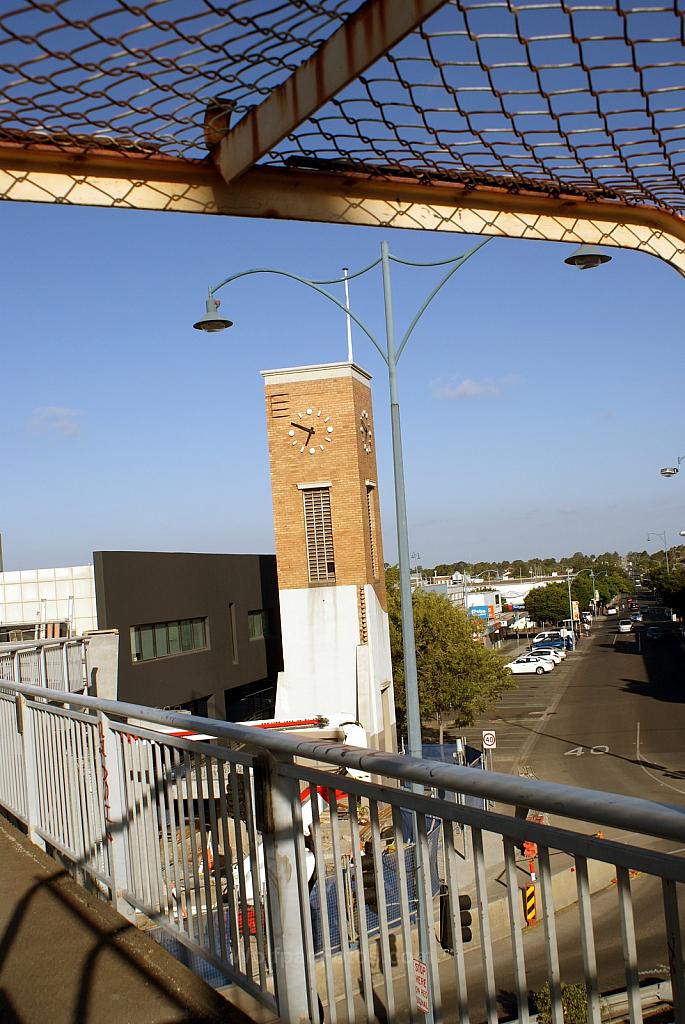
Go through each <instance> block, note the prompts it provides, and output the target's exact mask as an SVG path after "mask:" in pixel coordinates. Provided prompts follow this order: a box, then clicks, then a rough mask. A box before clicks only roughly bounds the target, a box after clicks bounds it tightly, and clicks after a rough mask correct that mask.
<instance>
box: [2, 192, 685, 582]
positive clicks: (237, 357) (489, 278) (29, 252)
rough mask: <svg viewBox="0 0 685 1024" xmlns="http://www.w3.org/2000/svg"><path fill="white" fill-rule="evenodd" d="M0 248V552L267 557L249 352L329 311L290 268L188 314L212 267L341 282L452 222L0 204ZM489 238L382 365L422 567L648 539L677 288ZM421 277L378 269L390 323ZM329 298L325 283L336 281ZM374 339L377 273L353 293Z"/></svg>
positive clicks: (301, 333)
mask: <svg viewBox="0 0 685 1024" xmlns="http://www.w3.org/2000/svg"><path fill="white" fill-rule="evenodd" d="M0 233H1V234H2V237H3V240H4V243H5V245H4V248H5V252H6V253H8V254H9V255H8V258H7V259H6V262H5V266H4V269H3V275H2V278H1V279H0V298H1V308H2V314H3V329H2V339H3V345H2V351H3V358H2V380H3V388H2V396H3V400H2V403H1V404H0V430H1V432H2V438H3V442H4V473H3V485H2V487H1V488H0V531H1V532H2V534H3V543H4V552H5V568H7V569H15V568H32V567H38V566H52V565H63V564H79V563H85V562H89V561H90V560H91V557H92V551H93V550H98V549H159V550H193V551H228V552H245V551H246V552H250V551H260V552H264V551H273V530H272V515H271V498H270V487H269V479H268V462H267V450H266V430H265V423H264V405H263V397H262V381H261V378H260V376H259V371H260V370H262V369H267V368H275V367H281V366H293V365H304V364H309V363H316V362H331V361H336V360H341V359H344V358H345V355H346V340H345V324H344V317H343V315H342V314H341V313H340V312H339V311H338V310H337V309H336V308H335V307H334V306H333V305H332V304H330V303H326V302H325V301H324V300H323V299H321V298H319V297H318V296H317V295H315V294H314V293H313V292H310V291H309V290H307V289H305V288H303V287H301V286H298V285H297V284H295V283H293V282H289V281H286V280H284V279H280V278H276V277H267V276H260V277H253V278H249V279H247V280H244V281H241V282H238V283H236V284H233V285H231V286H229V288H227V289H225V290H224V292H223V293H222V300H223V305H222V311H223V312H225V313H226V314H227V315H228V316H230V317H231V319H233V320H235V324H236V325H235V327H234V328H233V329H232V330H231V331H229V332H225V333H223V334H218V335H216V334H215V335H204V334H200V333H199V332H196V331H193V329H192V326H191V325H192V323H193V321H194V320H195V319H197V318H198V316H199V314H200V313H201V311H202V309H203V302H204V296H205V293H206V287H207V284H208V283H212V284H213V283H216V282H217V281H219V280H221V279H223V278H224V277H226V276H228V275H229V274H230V273H233V272H236V271H238V270H240V269H246V268H249V267H253V266H273V267H279V268H287V269H290V270H293V271H294V272H297V273H301V274H302V275H304V276H312V277H334V276H337V274H338V273H339V271H340V268H341V267H343V266H345V265H347V266H349V267H350V268H352V269H354V268H357V267H360V266H362V265H364V264H365V263H368V262H370V261H371V260H373V259H375V258H376V256H377V255H378V253H379V246H380V242H381V239H383V238H387V239H388V241H389V243H390V246H391V249H392V251H393V252H394V253H396V254H397V255H398V256H401V257H403V258H408V259H416V260H431V259H441V258H446V257H448V256H450V255H452V254H458V253H460V252H463V251H464V250H465V249H467V248H468V247H469V246H470V245H471V244H473V239H469V238H468V237H465V236H459V235H448V234H446V233H441V234H438V233H432V232H428V231H426V232H410V231H382V230H380V229H371V228H354V227H341V226H333V225H316V224H297V223H289V222H283V221H281V222H279V221H258V220H249V219H245V220H241V219H230V218H211V217H202V216H198V217H193V216H190V215H179V214H152V213H139V212H134V211H123V210H98V209H85V208H84V209H80V208H73V207H65V206H47V205H46V206H42V205H30V204H19V203H17V204H14V203H10V202H6V203H3V204H2V205H1V206H0ZM569 251H570V250H569V249H568V247H565V246H561V245H556V244H549V243H534V242H519V241H511V240H495V241H493V242H491V243H490V244H489V245H487V246H486V247H485V249H484V250H483V252H481V253H478V254H477V255H476V256H475V257H474V258H473V259H472V260H471V261H470V262H469V263H468V264H467V265H466V266H465V267H464V268H463V269H461V270H460V271H458V272H457V274H456V275H455V277H454V278H453V279H452V281H451V282H450V283H449V284H448V285H447V286H446V288H445V289H444V290H443V292H442V293H441V294H440V296H439V297H438V298H437V300H436V301H435V302H434V304H433V306H432V307H431V309H430V310H429V311H428V313H427V314H426V316H425V317H424V318H423V320H422V322H421V324H420V326H419V328H418V329H417V331H416V333H415V336H414V337H413V339H412V341H411V342H410V343H409V345H408V347H407V349H406V352H405V354H404V356H403V358H402V360H401V362H400V374H399V376H400V382H399V383H400V401H401V409H402V426H403V438H404V447H405V473H406V481H407V497H408V512H409V523H410V545H411V549H412V550H413V551H417V552H419V553H420V555H421V561H422V563H423V564H424V565H433V564H435V563H436V562H442V561H453V560H457V559H460V558H465V559H468V560H479V559H486V558H493V559H494V558H496V559H500V558H507V557H508V558H512V559H513V558H517V557H520V558H532V557H534V556H544V555H548V554H552V555H562V554H565V553H570V552H572V551H574V550H577V549H581V550H585V551H595V552H599V551H604V550H607V549H610V550H618V551H625V550H628V549H635V548H637V549H642V548H644V547H647V548H648V549H649V550H654V549H656V548H657V547H658V546H659V544H660V541H659V540H658V539H656V540H654V541H652V542H651V543H650V544H648V543H647V533H648V532H649V531H662V530H666V531H667V537H668V540H669V542H670V543H676V541H677V539H678V537H677V534H678V531H679V530H680V529H685V492H684V491H683V488H684V487H685V473H683V475H682V476H679V477H675V478H673V479H670V480H669V479H664V478H662V477H661V476H660V475H659V472H658V470H659V467H660V466H663V465H674V464H675V462H676V459H677V456H678V455H683V454H685V436H683V430H682V395H683V386H684V384H685V349H684V347H683V344H682V337H681V335H682V316H681V314H680V310H681V309H682V304H683V297H684V296H685V282H683V280H682V279H681V277H680V276H679V275H678V274H677V273H676V272H675V271H674V270H672V269H671V268H670V267H668V266H666V265H665V264H662V263H659V262H658V261H656V260H654V259H651V258H649V257H647V256H642V255H640V254H636V253H631V252H620V251H616V250H613V251H612V254H613V257H614V258H613V260H612V262H611V263H609V264H608V265H606V266H604V267H602V268H599V269H597V270H595V271H592V272H587V273H580V272H578V271H575V270H572V269H570V268H568V267H566V266H565V265H564V263H563V258H564V257H565V256H566V255H568V253H569ZM436 280H437V275H436V271H435V270H415V269H407V268H402V267H396V268H395V271H394V282H393V283H394V293H395V318H396V324H397V327H398V331H400V333H401V329H403V327H404V326H406V324H407V323H408V322H409V320H410V319H411V317H412V316H413V314H414V312H415V310H416V308H417V307H418V305H419V304H420V302H421V301H422V299H423V297H424V295H425V294H426V293H427V292H428V291H429V290H430V288H431V287H432V286H433V284H434V283H435V281H436ZM339 297H342V295H341V293H339ZM352 304H353V308H354V309H355V311H356V312H357V313H358V314H359V315H360V316H361V317H362V318H363V319H365V320H366V321H367V322H368V323H369V324H370V325H371V326H372V328H374V329H375V330H376V331H377V332H378V333H379V334H380V335H381V336H382V332H383V306H382V294H381V282H380V276H379V273H378V271H376V272H374V273H373V274H372V275H370V276H369V277H368V278H366V279H364V280H363V281H361V282H355V283H354V284H353V287H352ZM354 342H355V359H356V361H357V362H359V363H360V364H361V365H362V366H364V367H365V368H366V369H367V370H368V371H369V372H371V373H372V374H373V376H374V409H375V420H376V440H377V444H378V458H379V481H380V488H381V505H382V513H383V527H384V544H385V554H386V558H387V559H388V560H394V559H395V557H396V544H395V540H394V530H395V523H394V506H393V498H392V475H391V470H392V463H391V455H390V434H389V412H388V402H387V378H386V376H385V373H384V365H383V363H382V362H381V359H380V357H379V356H378V355H377V353H376V352H375V351H374V350H373V348H372V347H371V345H370V343H369V342H368V341H367V340H366V339H365V338H364V337H363V336H362V335H361V333H360V332H359V331H357V330H355V335H354Z"/></svg>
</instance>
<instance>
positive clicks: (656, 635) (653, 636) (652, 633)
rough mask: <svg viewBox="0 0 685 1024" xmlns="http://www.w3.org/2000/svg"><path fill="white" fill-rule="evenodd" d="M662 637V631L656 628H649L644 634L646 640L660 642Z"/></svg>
mask: <svg viewBox="0 0 685 1024" xmlns="http://www.w3.org/2000/svg"><path fill="white" fill-rule="evenodd" d="M663 635H664V631H663V629H659V627H658V626H650V627H649V629H648V630H647V632H646V633H645V636H646V637H647V639H648V640H661V638H662V636H663Z"/></svg>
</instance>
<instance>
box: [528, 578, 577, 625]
mask: <svg viewBox="0 0 685 1024" xmlns="http://www.w3.org/2000/svg"><path fill="white" fill-rule="evenodd" d="M524 604H525V606H526V611H527V612H528V615H529V616H530V618H531V619H534V620H535V622H554V623H557V622H559V621H560V620H561V619H567V618H568V617H569V608H568V588H567V586H566V584H565V583H548V584H547V586H544V587H533V589H532V590H529V591H528V594H527V595H526V599H525V602H524Z"/></svg>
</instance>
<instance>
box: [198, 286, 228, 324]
mask: <svg viewBox="0 0 685 1024" xmlns="http://www.w3.org/2000/svg"><path fill="white" fill-rule="evenodd" d="M220 305H221V301H220V299H215V298H214V296H213V295H212V293H211V292H210V293H209V294H208V296H207V301H206V302H205V315H204V316H203V317H202V319H201V320H198V321H197V323H195V324H193V327H194V328H195V330H196V331H208V332H209V333H212V332H214V331H225V330H226V328H227V327H233V321H232V320H227V319H226V317H224V316H221V314H220V313H219V306H220Z"/></svg>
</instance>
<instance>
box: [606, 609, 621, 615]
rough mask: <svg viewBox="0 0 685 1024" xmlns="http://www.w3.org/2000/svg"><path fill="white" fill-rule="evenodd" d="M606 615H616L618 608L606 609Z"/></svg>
mask: <svg viewBox="0 0 685 1024" xmlns="http://www.w3.org/2000/svg"><path fill="white" fill-rule="evenodd" d="M607 615H618V608H607Z"/></svg>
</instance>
